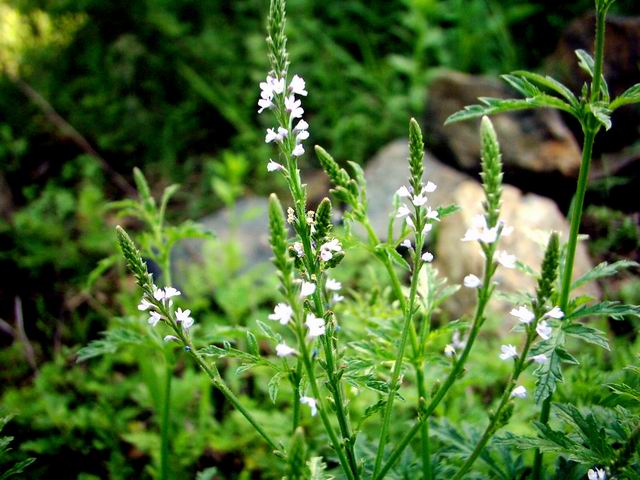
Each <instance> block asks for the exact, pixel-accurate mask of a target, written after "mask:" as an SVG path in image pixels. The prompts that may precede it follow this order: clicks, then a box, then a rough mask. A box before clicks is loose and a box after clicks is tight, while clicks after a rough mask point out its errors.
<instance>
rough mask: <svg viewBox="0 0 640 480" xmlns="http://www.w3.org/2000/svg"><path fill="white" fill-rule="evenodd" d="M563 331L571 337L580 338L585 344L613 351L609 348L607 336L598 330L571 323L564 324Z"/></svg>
mask: <svg viewBox="0 0 640 480" xmlns="http://www.w3.org/2000/svg"><path fill="white" fill-rule="evenodd" d="M562 330H564V332H565V333H566V334H567V335H569V336H571V337H574V338H579V339H580V340H582V341H584V342H587V343H591V344H593V345H597V346H599V347H602V348H604V349H606V350H611V349H610V348H609V341H608V339H607V335H606V334H605V333H604V332H603V331H601V330H598V329H597V328H593V327H588V326H586V325H582V324H580V323H571V324H563V327H562Z"/></svg>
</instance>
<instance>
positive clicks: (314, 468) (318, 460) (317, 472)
mask: <svg viewBox="0 0 640 480" xmlns="http://www.w3.org/2000/svg"><path fill="white" fill-rule="evenodd" d="M307 467H308V468H309V480H333V479H334V477H333V475H329V474H328V473H327V472H326V471H325V470H326V469H327V466H326V465H325V463H324V462H323V461H322V457H311V458H310V459H309V461H308V462H307Z"/></svg>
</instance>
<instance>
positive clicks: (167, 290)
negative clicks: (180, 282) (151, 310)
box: [164, 287, 182, 299]
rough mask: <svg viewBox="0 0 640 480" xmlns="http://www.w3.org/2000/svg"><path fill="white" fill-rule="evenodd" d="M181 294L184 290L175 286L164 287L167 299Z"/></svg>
mask: <svg viewBox="0 0 640 480" xmlns="http://www.w3.org/2000/svg"><path fill="white" fill-rule="evenodd" d="M179 295H182V292H180V290H177V289H175V288H173V287H166V288H165V289H164V298H165V299H169V298H171V297H177V296H179Z"/></svg>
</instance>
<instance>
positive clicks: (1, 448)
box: [0, 417, 36, 480]
mask: <svg viewBox="0 0 640 480" xmlns="http://www.w3.org/2000/svg"><path fill="white" fill-rule="evenodd" d="M10 420H11V417H0V432H2V429H3V428H4V427H5V426H6V425H7V423H9V421H10ZM12 441H13V437H0V480H6V479H9V478H11V477H15V476H16V475H19V474H21V473H24V471H25V469H27V468H28V467H29V465H31V464H32V463H33V462H35V461H36V459H35V458H26V459H24V460H20V461H17V462H15V463H14V462H13V461H12V460H11V458H10V452H11V447H10V446H9V445H10V444H11V442H12Z"/></svg>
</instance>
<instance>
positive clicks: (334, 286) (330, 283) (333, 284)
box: [325, 278, 342, 292]
mask: <svg viewBox="0 0 640 480" xmlns="http://www.w3.org/2000/svg"><path fill="white" fill-rule="evenodd" d="M325 287H327V290H332V291H334V292H337V291H338V290H340V289H341V288H342V284H341V283H340V282H338V281H337V280H334V279H333V278H327V283H326V284H325Z"/></svg>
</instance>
